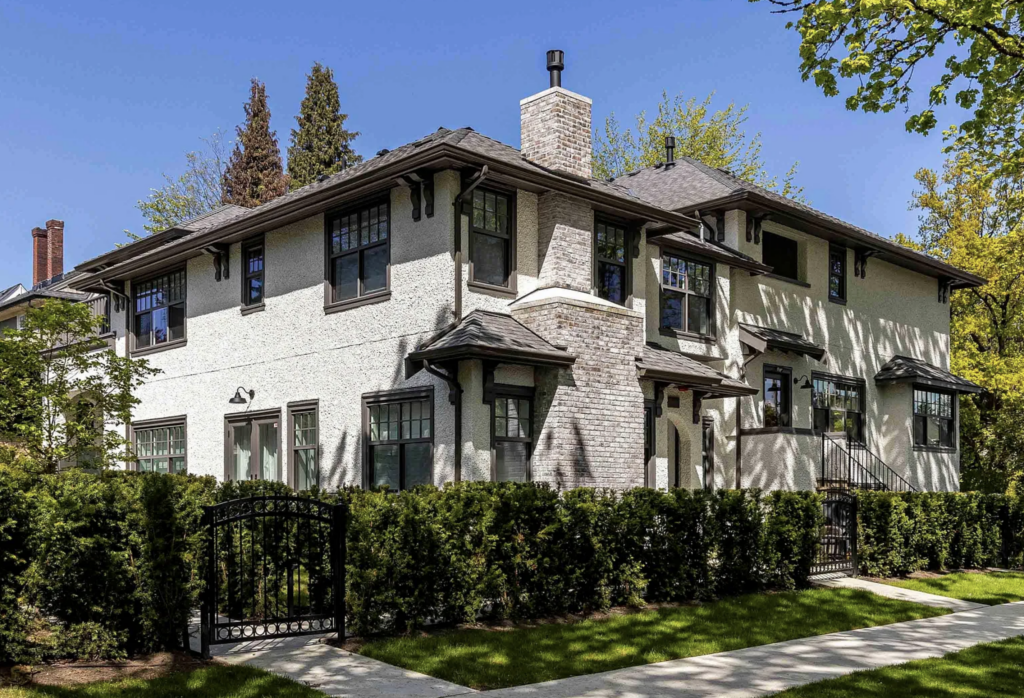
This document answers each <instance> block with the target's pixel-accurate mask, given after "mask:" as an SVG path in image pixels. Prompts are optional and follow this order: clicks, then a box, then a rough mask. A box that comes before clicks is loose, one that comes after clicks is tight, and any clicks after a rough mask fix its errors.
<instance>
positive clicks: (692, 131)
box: [593, 92, 803, 199]
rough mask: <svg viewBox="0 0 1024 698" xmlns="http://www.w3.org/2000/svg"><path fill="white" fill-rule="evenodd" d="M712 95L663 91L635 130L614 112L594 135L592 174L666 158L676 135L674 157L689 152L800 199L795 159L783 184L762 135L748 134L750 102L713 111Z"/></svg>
mask: <svg viewBox="0 0 1024 698" xmlns="http://www.w3.org/2000/svg"><path fill="white" fill-rule="evenodd" d="M712 97H714V93H712V94H710V95H708V96H707V97H706V98H705V99H704V100H703V101H702V102H698V101H697V100H696V99H695V98H693V97H690V98H689V99H685V98H684V97H683V95H682V94H679V95H677V96H676V97H674V98H670V97H669V96H668V92H663V93H662V98H661V102H660V103H659V104H658V115H657V116H656V117H655V118H654V119H653V120H648V118H647V112H646V111H642V112H640V113H639V114H637V116H636V129H635V130H633V129H628V128H627V129H623V128H622V127H621V126H620V125H619V122H618V120H617V119H616V118H615V114H612V115H611V116H609V117H608V119H607V120H606V121H605V124H604V135H602V134H600V133H595V134H594V141H595V143H596V144H597V147H596V148H595V149H594V161H593V170H594V176H595V177H599V178H609V177H618V176H620V175H623V174H625V173H627V172H631V171H633V170H636V169H639V168H642V167H650V166H652V165H655V164H657V163H659V162H662V161H664V159H665V136H675V139H676V150H675V153H676V156H685V157H691V158H693V159H695V160H699V161H700V162H702V163H704V164H705V165H708V166H710V167H720V168H723V169H727V170H729V171H730V172H732V173H733V174H734V175H736V176H737V177H739V178H740V179H744V180H747V181H749V182H754V183H755V184H759V185H761V186H763V187H766V188H768V189H772V190H773V191H778V192H779V193H781V194H783V195H785V196H790V197H794V198H797V199H799V198H800V197H801V192H802V191H803V188H802V187H796V186H794V184H793V177H794V176H795V175H796V168H797V163H793V166H792V167H790V168H789V171H788V172H787V173H786V174H785V175H784V176H783V178H782V182H781V184H780V183H779V179H778V177H775V176H771V175H769V174H768V171H767V169H766V167H765V164H764V158H763V157H762V155H761V148H762V143H761V134H760V133H756V134H754V136H752V137H751V138H749V139H748V138H747V135H746V133H745V132H744V131H743V124H744V123H746V121H747V109H748V107H747V106H742V107H737V106H736V105H735V104H734V103H730V104H729V106H727V107H726V108H725V109H720V110H717V111H712V109H711V99H712Z"/></svg>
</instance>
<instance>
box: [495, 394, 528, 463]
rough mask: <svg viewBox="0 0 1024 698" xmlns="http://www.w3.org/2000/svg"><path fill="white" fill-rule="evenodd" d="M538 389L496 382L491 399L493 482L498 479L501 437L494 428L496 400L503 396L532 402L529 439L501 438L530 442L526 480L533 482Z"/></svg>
mask: <svg viewBox="0 0 1024 698" xmlns="http://www.w3.org/2000/svg"><path fill="white" fill-rule="evenodd" d="M536 392H537V391H536V389H535V388H531V387H529V386H522V385H505V384H502V383H498V384H495V386H494V393H493V394H494V399H493V400H491V482H497V481H498V450H497V444H498V440H499V437H498V435H497V433H496V431H495V428H494V420H495V416H496V415H495V406H494V405H495V401H497V400H499V399H501V398H517V399H521V400H527V401H529V403H530V437H529V438H528V439H520V438H515V439H512V438H508V437H505V438H501V440H502V441H517V442H521V443H528V444H529V445H530V454H529V456H528V457H527V459H526V482H533V452H534V449H535V448H536V446H537V430H536V428H535V424H536V422H535V415H536V410H535V405H534V396H535V394H536Z"/></svg>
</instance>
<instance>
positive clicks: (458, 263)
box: [453, 165, 487, 451]
mask: <svg viewBox="0 0 1024 698" xmlns="http://www.w3.org/2000/svg"><path fill="white" fill-rule="evenodd" d="M486 178H487V165H484V166H483V167H482V168H480V171H479V172H478V173H477V174H476V175H475V176H474V177H473V179H471V180H470V181H469V184H467V185H466V188H465V189H463V190H462V191H460V192H459V193H458V194H457V195H456V196H455V202H454V203H453V205H454V206H455V322H459V321H460V320H462V202H463V201H464V200H465V198H466V196H467V195H468V194H471V193H473V190H474V189H476V188H477V187H478V186H480V183H481V182H483V181H484V179H486ZM460 402H461V400H460ZM460 428H461V424H457V425H456V429H460ZM460 451H461V449H460Z"/></svg>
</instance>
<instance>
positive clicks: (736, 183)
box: [614, 157, 977, 285]
mask: <svg viewBox="0 0 1024 698" xmlns="http://www.w3.org/2000/svg"><path fill="white" fill-rule="evenodd" d="M614 182H615V183H616V184H619V185H622V186H624V187H627V188H628V189H629V190H630V191H631V192H633V193H634V194H636V195H638V196H642V197H644V198H645V199H647V200H648V201H650V202H651V203H653V204H656V205H658V206H661V207H662V208H667V209H671V210H674V211H686V210H693V209H696V208H700V206H701V205H703V204H706V203H709V202H712V201H716V200H719V199H724V198H727V197H730V196H734V195H737V194H742V193H750V194H755V195H757V196H760V197H762V198H764V199H767V200H769V201H771V202H773V203H775V204H777V205H779V206H782V207H784V208H788V209H791V210H794V211H797V212H800V213H804V214H806V215H808V216H810V217H812V218H815V219H817V220H819V221H822V222H825V223H828V224H831V226H832V227H834V228H838V229H839V230H841V231H848V232H854V233H857V234H859V235H861V236H864V237H867V238H870V239H871V240H873V241H875V242H876V243H877V244H879V245H880V246H882V247H883V248H884V249H886V250H888V251H889V252H890V253H891V254H894V255H897V256H901V257H904V258H915V257H916V258H918V259H920V260H921V261H927V263H928V264H931V265H935V264H936V263H937V264H938V265H939V266H944V267H948V268H949V270H950V271H951V272H952V273H955V274H957V275H959V276H960V277H962V278H964V279H965V280H966V279H969V278H971V277H973V278H974V279H977V277H975V276H974V275H973V274H968V273H967V272H964V271H962V270H959V269H956V267H953V266H951V265H948V264H945V263H944V262H941V261H940V260H936V259H935V258H934V257H931V256H929V255H927V254H924V253H923V252H917V251H915V250H911V249H907V248H904V247H902V246H900V245H898V244H897V243H895V242H893V241H892V240H890V239H889V238H886V237H883V236H881V235H878V234H877V233H872V232H871V231H870V230H865V229H864V228H861V227H859V226H856V225H853V224H852V223H847V222H846V221H844V220H842V219H839V218H836V217H835V216H830V215H829V214H827V213H824V212H822V211H819V210H818V209H815V208H812V207H810V206H808V205H807V204H804V203H801V202H799V201H795V200H794V199H790V198H788V197H785V196H783V195H782V194H779V193H777V192H774V191H771V190H770V189H765V188H764V187H762V186H758V185H757V184H753V183H752V182H747V181H746V180H743V179H740V178H739V177H737V176H735V175H733V174H732V173H730V172H726V171H724V170H720V169H717V168H714V167H710V166H708V165H705V164H704V163H702V162H700V161H699V160H694V159H693V158H689V157H681V158H678V159H677V160H676V162H675V164H674V165H672V166H669V167H666V166H664V165H656V166H654V167H645V168H643V169H641V170H636V171H634V172H629V173H627V174H624V175H622V176H620V177H617V178H615V180H614ZM971 285H975V284H973V283H972V284H971Z"/></svg>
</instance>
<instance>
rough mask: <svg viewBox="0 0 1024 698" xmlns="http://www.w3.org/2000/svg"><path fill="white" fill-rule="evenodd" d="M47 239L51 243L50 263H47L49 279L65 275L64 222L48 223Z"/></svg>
mask: <svg viewBox="0 0 1024 698" xmlns="http://www.w3.org/2000/svg"><path fill="white" fill-rule="evenodd" d="M46 237H47V241H48V242H49V245H48V247H49V261H48V262H47V270H46V273H47V274H49V276H47V277H46V278H47V279H52V278H53V277H55V276H60V275H61V274H63V273H64V221H57V220H50V221H46Z"/></svg>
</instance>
